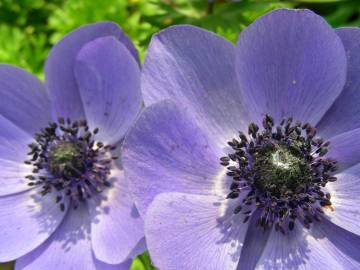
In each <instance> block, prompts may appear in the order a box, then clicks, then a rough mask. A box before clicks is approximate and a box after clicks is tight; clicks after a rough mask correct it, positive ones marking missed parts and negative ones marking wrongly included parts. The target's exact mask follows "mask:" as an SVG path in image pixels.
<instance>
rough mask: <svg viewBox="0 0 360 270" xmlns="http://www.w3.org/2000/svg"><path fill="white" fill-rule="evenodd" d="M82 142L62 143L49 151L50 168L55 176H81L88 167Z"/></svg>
mask: <svg viewBox="0 0 360 270" xmlns="http://www.w3.org/2000/svg"><path fill="white" fill-rule="evenodd" d="M85 159H86V156H85V153H84V147H83V146H82V145H81V143H80V142H70V141H62V142H60V143H59V144H56V145H54V146H52V147H51V148H50V149H49V168H50V171H51V173H52V174H53V175H56V176H60V177H65V178H71V177H77V176H79V175H81V174H82V173H83V172H84V170H85V168H86V166H85V164H84V162H85Z"/></svg>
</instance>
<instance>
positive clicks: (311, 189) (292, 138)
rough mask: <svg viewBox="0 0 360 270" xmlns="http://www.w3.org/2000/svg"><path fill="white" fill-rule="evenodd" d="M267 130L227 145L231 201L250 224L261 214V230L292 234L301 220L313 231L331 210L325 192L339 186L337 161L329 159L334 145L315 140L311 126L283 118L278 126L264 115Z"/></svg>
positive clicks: (256, 130) (252, 132)
mask: <svg viewBox="0 0 360 270" xmlns="http://www.w3.org/2000/svg"><path fill="white" fill-rule="evenodd" d="M262 125H263V130H261V131H260V128H259V127H258V126H257V125H256V124H254V123H251V124H250V125H249V129H248V135H249V136H246V135H245V133H243V132H240V133H239V138H234V139H232V140H231V141H229V142H228V144H229V145H230V146H231V148H232V149H233V152H231V153H229V154H228V155H227V156H224V157H221V158H220V160H221V164H222V165H223V166H226V167H227V170H228V172H227V175H228V176H231V177H232V180H233V182H232V184H231V186H230V192H229V194H228V196H227V198H228V199H233V200H238V206H237V207H236V208H235V209H234V213H235V214H239V213H241V212H242V213H243V214H244V215H245V217H244V222H247V221H248V220H249V219H250V217H251V216H252V214H253V213H254V212H255V210H257V209H258V210H260V213H261V214H260V216H259V217H258V220H257V224H258V225H259V226H260V227H262V228H263V229H269V228H271V227H272V226H273V225H275V229H276V230H277V231H280V232H282V233H286V232H287V231H291V230H293V228H294V226H295V220H296V219H299V220H300V221H301V222H302V223H303V224H304V225H305V227H307V228H309V227H310V224H311V223H312V222H313V220H317V221H320V220H321V215H322V214H323V213H324V212H323V210H322V207H325V206H330V205H331V201H330V198H331V196H330V194H329V193H327V192H325V191H324V190H323V188H324V187H325V186H326V184H327V183H328V182H332V181H336V177H334V176H333V174H334V172H335V171H336V169H337V162H336V161H335V160H333V159H330V158H326V157H325V156H326V153H327V152H328V146H329V144H330V142H324V140H323V139H322V138H319V137H316V129H315V128H314V127H312V126H311V125H310V124H308V123H306V124H304V125H302V123H300V122H296V123H293V120H292V118H289V119H284V120H283V121H282V122H281V123H280V125H279V126H276V127H274V120H273V118H272V117H271V116H269V115H266V116H265V118H264V120H263V123H262Z"/></svg>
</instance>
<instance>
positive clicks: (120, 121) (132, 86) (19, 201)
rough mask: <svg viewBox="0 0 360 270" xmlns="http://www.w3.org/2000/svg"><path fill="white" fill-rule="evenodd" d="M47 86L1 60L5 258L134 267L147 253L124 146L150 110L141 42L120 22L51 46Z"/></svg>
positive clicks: (28, 264)
mask: <svg viewBox="0 0 360 270" xmlns="http://www.w3.org/2000/svg"><path fill="white" fill-rule="evenodd" d="M45 78H46V80H45V81H46V83H45V85H43V83H42V82H40V81H39V80H38V79H36V78H35V77H34V76H33V75H31V74H29V73H28V72H26V71H24V70H22V69H20V68H17V67H14V66H10V65H0V127H1V130H0V167H1V172H0V183H1V185H0V231H1V241H0V261H1V262H5V261H10V260H15V259H17V262H16V269H34V270H45V269H86V270H95V269H101V270H103V269H117V270H118V269H128V268H129V265H130V263H131V259H132V258H134V257H135V256H136V255H137V254H139V253H140V252H142V251H143V250H144V241H143V237H144V235H143V221H142V219H141V218H140V216H139V213H138V212H137V210H136V208H135V206H134V203H133V201H132V199H131V197H130V195H129V188H128V185H127V183H126V182H125V179H124V174H123V170H122V164H121V159H119V158H121V153H120V149H119V148H120V144H121V142H122V140H123V137H124V135H125V133H126V132H127V131H128V129H129V128H130V126H131V125H132V124H133V122H134V121H135V119H136V117H137V115H138V113H139V111H140V109H141V106H142V103H141V102H142V97H141V92H140V66H139V61H138V55H137V51H136V49H135V47H134V46H133V45H132V43H131V41H130V40H129V38H128V37H127V36H126V35H125V34H124V33H123V32H122V30H121V29H120V28H119V27H118V26H117V25H116V24H114V23H111V22H100V23H96V24H91V25H87V26H83V27H81V28H79V29H77V30H75V31H74V32H72V33H70V34H68V35H67V36H66V37H64V38H63V39H62V40H61V41H60V42H59V43H58V44H56V45H55V47H54V48H53V49H52V50H51V52H50V55H49V57H48V59H47V62H46V65H45Z"/></svg>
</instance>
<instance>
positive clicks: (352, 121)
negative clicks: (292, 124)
mask: <svg viewBox="0 0 360 270" xmlns="http://www.w3.org/2000/svg"><path fill="white" fill-rule="evenodd" d="M336 33H337V34H338V35H339V37H340V38H341V40H342V42H343V44H344V47H345V50H346V55H347V59H348V64H347V80H346V84H345V87H344V89H343V91H342V92H341V94H340V96H339V97H338V98H337V99H336V101H335V102H334V104H333V105H332V106H331V108H330V109H329V111H328V112H327V113H326V114H325V116H324V118H323V119H322V120H321V121H320V123H319V124H318V129H319V131H320V133H321V135H322V136H325V137H328V138H329V137H332V136H335V135H338V134H340V133H344V132H347V131H350V130H352V129H356V128H360V106H359V104H360V91H359V88H360V28H355V27H354V28H350V27H349V28H340V29H337V30H336Z"/></svg>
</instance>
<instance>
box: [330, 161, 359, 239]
mask: <svg viewBox="0 0 360 270" xmlns="http://www.w3.org/2000/svg"><path fill="white" fill-rule="evenodd" d="M336 177H337V181H335V182H332V183H329V184H328V185H327V186H326V187H327V188H328V189H329V192H330V194H331V203H332V206H331V207H329V208H327V216H328V217H329V219H330V220H331V221H332V222H333V223H335V224H337V225H338V226H340V227H342V228H344V229H346V230H348V231H350V232H353V233H355V234H357V235H359V236H360V225H359V224H360V196H359V194H360V163H359V164H357V165H355V166H353V167H351V168H349V169H347V170H345V171H343V172H341V173H339V174H337V175H336Z"/></svg>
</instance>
